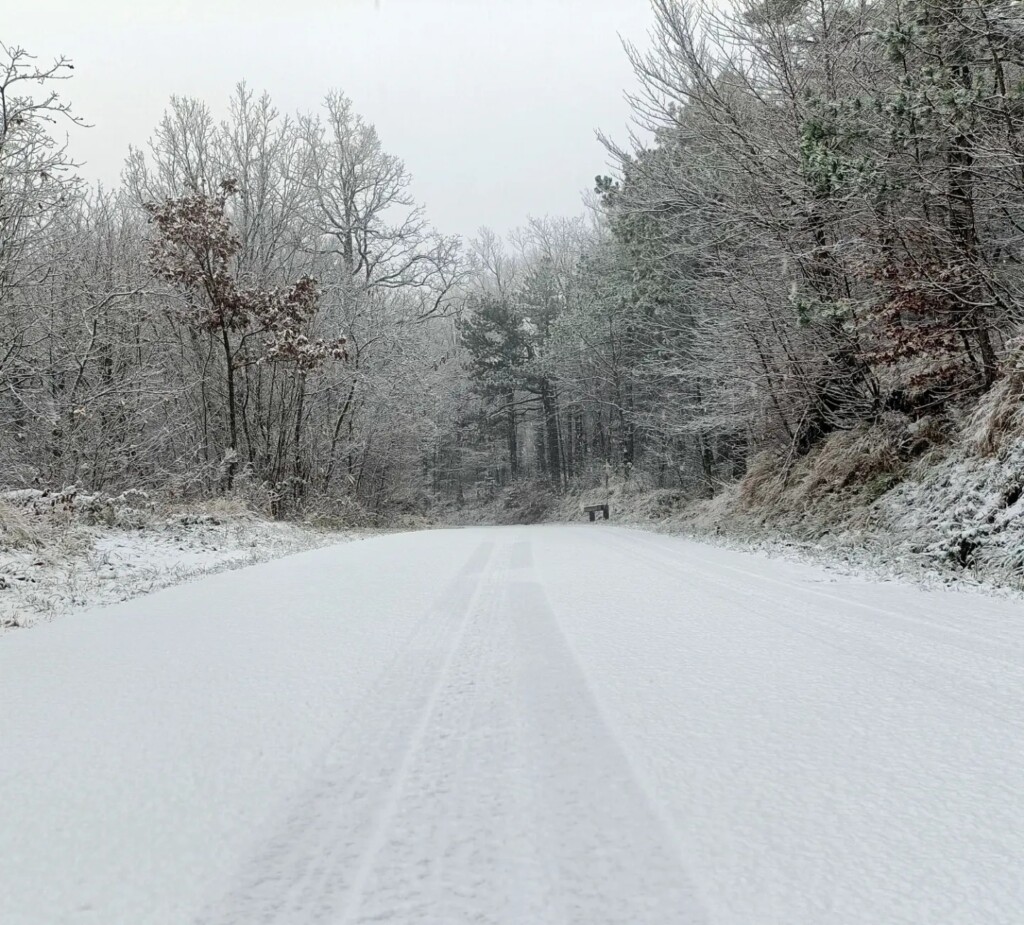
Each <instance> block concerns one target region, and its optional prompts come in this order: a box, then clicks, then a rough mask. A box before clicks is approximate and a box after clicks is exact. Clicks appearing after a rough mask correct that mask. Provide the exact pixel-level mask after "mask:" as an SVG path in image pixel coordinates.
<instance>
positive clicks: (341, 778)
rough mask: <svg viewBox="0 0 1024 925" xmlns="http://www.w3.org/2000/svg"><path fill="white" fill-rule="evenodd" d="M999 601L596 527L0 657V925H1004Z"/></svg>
mask: <svg viewBox="0 0 1024 925" xmlns="http://www.w3.org/2000/svg"><path fill="white" fill-rule="evenodd" d="M1022 618H1024V608H1022V606H1021V605H1020V604H1019V603H1017V602H1014V601H1008V600H997V599H992V598H986V597H981V596H974V595H967V594H962V593H961V594H958V593H953V592H948V591H922V590H918V589H915V588H912V587H909V586H904V585H896V584H881V583H871V582H867V581H859V580H855V579H850V578H841V577H836V576H835V575H832V574H830V573H828V572H825V571H822V570H820V569H817V568H812V567H809V566H803V565H797V564H794V563H788V562H780V561H775V560H770V559H767V558H763V557H759V556H755V555H750V554H744V553H738V552H733V551H728V550H722V549H718V548H713V547H708V546H703V545H700V544H697V543H694V542H690V541H686V540H681V539H675V538H668V537H661V536H655V535H651V534H645V533H641V532H639V531H631V530H624V529H618V528H615V527H609V526H607V525H603V524H600V525H595V526H593V527H591V526H589V525H584V526H580V527H563V526H545V527H510V528H473V529H465V530H438V531H429V532H422V533H413V534H400V535H391V536H382V537H378V538H374V539H369V540H366V541H365V542H362V543H358V544H351V545H345V546H339V547H332V548H326V549H320V550H316V551H313V552H308V553H303V554H301V555H297V556H293V557H290V558H287V559H282V560H278V561H275V562H271V563H267V564H264V565H260V566H256V567H253V568H249V569H244V570H241V571H236V572H230V573H225V574H221V575H216V576H213V577H211V578H208V579H205V580H203V581H201V582H198V583H195V584H191V585H187V586H181V587H177V588H172V589H169V590H166V591H162V592H159V593H156V594H153V595H151V596H149V597H147V598H143V599H139V600H135V601H131V602H128V603H125V604H120V605H116V606H113V607H110V608H107V609H104V610H96V611H92V612H89V613H86V614H83V615H80V616H77V617H76V618H74V619H69V620H65V621H62V622H58V623H53V624H48V625H42V626H38V627H34V628H32V629H30V630H25V631H22V632H19V633H14V634H11V635H8V636H6V637H4V638H3V639H0V703H2V704H3V707H2V709H0V857H2V858H3V859H4V873H3V875H2V877H0V879H2V881H3V886H2V888H0V922H4V923H11V925H45V923H97V925H100V923H102V925H114V923H122V922H123V923H126V925H127V923H131V925H140V923H169V925H170V923H193V922H194V923H206V925H254V923H288V925H303V923H318V922H324V923H332V925H337V923H368V922H394V923H421V922H422V923H438V925H440V923H445V925H459V923H477V922H491V923H522V925H527V923H529V925H546V923H563V922H573V923H580V925H601V923H607V925H612V923H615V925H627V923H628V925H646V923H650V925H655V923H657V925H674V923H680V925H682V923H707V925H752V923H756V925H774V923H778V925H800V923H807V925H812V923H814V925H820V923H830V925H831V923H863V925H877V923H880V922H885V923H922V925H923V923H935V922H942V923H947V925H950V923H979V922H985V923H986V925H998V923H1007V925H1009V923H1018V922H1020V921H1021V916H1022V914H1024V878H1021V876H1020V871H1021V859H1022V858H1024V823H1022V821H1021V820H1022V819H1024V718H1022V717H1024V709H1022V708H1024V620H1022Z"/></svg>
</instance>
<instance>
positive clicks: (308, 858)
mask: <svg viewBox="0 0 1024 925" xmlns="http://www.w3.org/2000/svg"><path fill="white" fill-rule="evenodd" d="M494 546H495V544H494V542H492V541H486V542H482V543H481V544H480V545H479V546H478V547H477V548H476V550H475V551H474V552H473V554H472V555H471V556H470V558H469V559H468V561H467V562H466V564H465V565H464V566H463V567H462V569H461V570H460V572H459V574H458V575H457V576H456V578H455V579H454V581H453V582H452V583H451V584H450V585H449V586H448V587H447V588H446V589H445V591H444V592H442V594H441V595H440V596H439V597H438V599H437V600H436V602H435V604H434V605H433V606H432V607H430V608H428V609H427V611H426V612H425V613H424V615H423V617H422V618H421V619H420V621H419V623H418V625H417V628H416V631H415V632H414V633H413V635H412V636H411V637H410V638H409V639H408V640H407V641H406V642H405V644H404V645H403V646H402V648H401V649H400V651H399V652H398V653H397V654H396V656H395V658H394V659H393V660H392V662H391V663H390V665H389V666H388V667H387V668H386V669H385V670H384V671H383V672H382V673H381V675H380V676H379V678H378V680H377V682H376V683H375V684H374V685H373V686H372V688H371V689H370V691H368V692H367V694H366V696H364V697H363V698H362V700H361V702H360V704H359V706H358V708H357V709H356V710H354V711H353V712H354V713H356V714H357V715H355V716H353V718H352V720H351V722H349V723H348V724H347V725H346V726H345V728H344V730H343V731H342V732H341V733H340V735H339V737H338V738H337V739H336V740H335V741H334V742H333V743H332V744H331V746H330V747H329V748H328V749H327V751H326V753H325V754H324V756H323V758H322V760H321V763H320V766H319V767H318V768H317V770H316V772H315V774H314V776H313V779H312V782H311V784H310V786H309V787H308V788H307V789H306V790H305V791H303V792H302V793H300V794H298V795H296V797H295V798H294V799H293V800H292V801H291V803H290V808H289V810H288V812H287V814H286V816H285V818H284V820H283V822H281V823H280V825H279V827H278V829H277V830H276V831H274V832H272V833H271V834H270V836H269V838H268V843H267V844H266V846H265V847H264V848H263V850H262V851H260V853H259V854H258V855H257V856H256V857H255V858H254V859H253V861H252V862H251V863H250V865H249V866H248V868H247V869H246V870H245V871H243V872H242V874H241V876H240V878H239V879H240V885H239V887H238V888H237V889H236V890H234V891H233V892H232V893H231V894H230V895H228V896H227V897H225V899H224V900H222V901H220V902H218V903H216V904H214V905H213V906H212V908H211V909H210V910H209V911H208V912H207V913H205V914H204V915H202V916H200V917H199V919H198V920H197V921H198V922H199V923H202V925H236V923H237V925H256V923H266V925H285V923H287V925H291V923H297V922H302V923H315V922H331V923H332V925H333V923H336V922H337V921H338V915H339V912H340V910H341V908H342V903H343V902H344V901H346V900H347V896H348V893H349V891H350V890H351V888H352V887H353V886H354V885H355V884H354V882H353V875H352V871H353V870H358V869H359V865H360V863H361V860H362V858H363V857H364V856H365V855H366V852H367V851H368V850H370V847H369V846H370V845H372V844H373V839H374V838H375V837H376V833H377V830H378V828H379V822H378V814H379V812H380V809H381V806H382V804H383V805H385V806H386V799H387V796H386V795H387V794H388V793H389V792H390V791H391V790H392V789H393V788H394V787H395V786H397V783H398V781H399V779H400V775H401V773H402V768H403V766H404V764H405V762H406V761H407V753H408V751H409V749H410V748H411V747H412V745H411V743H412V741H413V736H414V735H415V733H416V730H417V729H418V728H419V727H420V725H421V724H422V722H423V715H424V713H426V712H429V710H430V708H431V704H432V698H433V697H434V696H435V694H436V690H437V688H438V685H439V683H440V680H439V676H440V677H443V672H444V671H445V668H446V666H447V664H448V662H449V661H450V658H451V654H452V651H453V648H454V646H455V644H457V641H458V638H459V636H458V633H459V629H460V627H462V626H464V624H465V621H466V619H467V616H468V614H469V613H470V612H471V611H472V608H473V606H474V602H475V601H476V598H477V595H478V591H479V589H480V587H481V585H482V583H483V581H484V579H485V576H486V572H487V568H488V565H489V562H490V559H491V557H492V555H493V552H494Z"/></svg>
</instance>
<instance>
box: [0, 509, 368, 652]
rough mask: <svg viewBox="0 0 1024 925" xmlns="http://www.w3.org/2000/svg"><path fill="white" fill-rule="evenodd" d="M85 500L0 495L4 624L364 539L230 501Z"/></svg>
mask: <svg viewBox="0 0 1024 925" xmlns="http://www.w3.org/2000/svg"><path fill="white" fill-rule="evenodd" d="M54 498H58V499H64V500H57V501H54V500H53V499H54ZM80 499H81V496H77V497H75V498H74V499H73V500H72V501H70V502H69V501H67V493H58V494H56V495H48V494H47V495H44V494H43V493H42V492H17V493H14V492H11V493H8V494H7V495H5V496H4V497H3V499H2V501H0V632H3V631H4V630H9V629H12V628H15V627H25V626H30V625H32V624H35V623H38V622H40V621H43V620H48V619H52V618H54V617H57V616H61V615H63V614H67V613H70V612H72V611H74V610H77V609H80V608H83V607H92V606H96V605H100V604H112V603H116V602H118V601H125V600H129V599H131V598H134V597H138V596H140V595H143V594H148V593H150V592H151V591H155V590H157V589H159V588H165V587H168V586H170V585H175V584H180V583H182V582H185V581H190V580H193V579H196V578H199V577H201V576H203V575H209V574H213V573H215V572H221V571H224V570H226V569H233V568H240V567H242V566H246V565H252V564H254V563H257V562H264V561H267V560H269V559H275V558H278V557H280V556H285V555H289V554H290V553H294V552H300V551H302V550H306V549H314V548H317V547H319V546H324V545H327V544H329V543H336V542H339V541H342V540H348V539H354V538H356V534H354V533H351V532H347V533H338V532H327V531H321V530H313V529H310V528H308V527H305V526H302V525H299V524H292V523H279V522H270V521H266V520H264V519H261V518H259V517H257V516H256V515H254V514H253V513H251V512H249V511H246V510H245V509H244V508H242V507H241V506H238V505H233V504H226V503H223V502H222V503H213V504H205V505H191V506H181V507H178V508H170V509H168V508H163V509H160V510H158V509H157V507H156V505H152V504H149V503H143V502H142V501H141V499H136V503H135V504H134V505H132V506H128V505H125V504H119V503H113V502H112V501H111V499H105V501H104V503H103V504H102V505H100V504H99V503H98V502H97V501H96V499H95V498H92V497H89V496H86V498H85V500H84V501H82V500H80ZM116 500H117V499H114V502H116ZM97 512H99V513H97ZM125 524H127V525H125Z"/></svg>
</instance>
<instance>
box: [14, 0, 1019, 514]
mask: <svg viewBox="0 0 1024 925" xmlns="http://www.w3.org/2000/svg"><path fill="white" fill-rule="evenodd" d="M652 7H653V15H654V27H653V30H652V33H651V36H650V42H649V44H647V45H646V46H644V47H639V46H633V45H626V47H625V48H624V49H623V54H625V55H628V56H629V59H630V61H631V64H632V67H633V69H634V71H635V74H636V77H637V86H638V88H639V89H638V90H637V91H636V92H635V93H634V94H633V96H632V97H631V104H632V108H633V112H634V117H635V123H636V131H635V133H634V136H633V138H632V139H631V140H630V141H629V142H627V143H623V142H622V141H621V140H615V139H612V138H611V137H607V138H603V139H602V140H603V142H604V147H605V151H606V157H605V159H604V160H603V161H602V160H601V159H600V158H599V159H597V160H596V161H595V164H594V174H595V180H594V183H593V189H592V191H591V192H590V194H589V195H588V196H587V197H586V210H585V213H584V215H583V217H579V216H576V217H557V216H556V217H550V216H549V217H527V216H524V220H523V225H522V227H521V228H520V229H518V230H517V231H515V232H514V233H512V234H510V235H508V236H507V237H504V236H499V235H497V234H495V233H494V232H491V231H489V230H487V229H482V230H481V231H480V233H479V234H478V235H477V236H476V237H475V238H474V239H472V240H468V241H464V240H460V239H459V238H458V237H456V236H452V235H447V234H445V233H444V232H443V230H439V229H436V228H435V227H434V226H433V225H432V224H431V221H430V218H429V216H428V215H427V214H426V213H425V211H424V209H423V208H422V207H421V206H420V205H419V203H418V201H417V198H416V193H415V184H414V182H413V178H412V177H411V176H410V174H409V172H408V170H407V169H406V167H405V165H404V163H403V161H402V159H401V157H400V156H399V154H400V153H392V152H391V151H389V150H388V149H387V147H386V144H385V141H384V140H382V139H381V138H380V137H379V136H378V134H377V132H376V130H375V129H374V127H373V125H372V124H371V122H370V121H369V120H368V119H367V118H366V117H364V116H363V115H361V114H359V113H357V112H356V111H355V109H354V107H353V104H352V102H351V100H350V99H349V97H348V96H347V95H346V94H345V93H344V92H342V91H341V90H338V91H332V92H330V93H329V94H328V95H327V96H326V97H325V98H324V99H323V100H322V101H321V102H320V103H319V105H318V106H317V107H316V108H315V109H313V110H311V111H310V112H309V113H295V114H289V113H284V112H281V111H279V110H278V109H277V108H276V107H275V105H274V103H273V101H272V100H271V99H270V98H269V97H268V96H267V95H265V94H262V95H261V94H260V93H259V92H257V91H255V90H254V89H252V88H250V87H249V86H247V85H244V84H240V85H239V86H238V87H237V89H236V91H235V93H234V95H233V96H232V97H231V99H230V100H229V101H228V105H227V107H226V109H225V111H226V116H225V117H224V118H222V119H220V118H215V117H214V115H213V114H212V110H211V103H212V104H216V106H217V107H218V108H220V106H221V103H222V102H223V101H219V100H218V101H206V100H200V99H191V98H183V97H175V98H172V99H171V100H170V102H169V105H168V108H167V110H166V112H165V113H164V114H163V115H162V117H160V118H159V120H158V121H156V125H155V128H154V130H153V133H152V135H151V137H150V138H149V139H148V140H147V139H139V146H138V147H136V148H133V149H132V151H131V153H130V155H129V157H128V159H127V161H126V163H125V164H124V169H123V172H122V179H121V183H120V185H119V186H118V187H117V188H115V189H105V188H101V187H97V186H93V185H90V184H88V183H86V182H85V181H84V180H82V179H81V178H80V176H79V170H78V166H77V164H76V161H75V158H74V152H73V150H70V149H69V148H68V146H67V145H65V144H64V143H63V142H62V141H61V139H62V137H63V135H64V129H63V125H64V124H65V123H67V122H68V121H69V120H70V121H76V120H79V116H78V114H77V110H76V108H75V107H74V105H73V104H72V102H69V101H70V100H73V98H74V93H73V90H74V81H73V74H74V71H73V62H72V61H70V60H67V59H60V60H57V61H54V62H52V63H42V62H41V61H40V60H39V59H37V58H34V57H32V55H31V54H30V51H31V50H25V49H22V48H20V47H19V46H17V45H14V44H4V45H0V51H2V54H3V60H2V61H0V485H2V486H3V487H5V488H7V489H22V488H43V489H61V488H66V487H67V486H76V487H77V488H78V489H79V490H82V491H88V492H92V493H107V494H114V493H118V492H124V491H127V490H134V489H141V490H146V491H157V492H163V493H166V494H168V495H170V496H173V497H180V498H208V497H215V496H220V495H225V494H231V495H237V496H239V497H244V498H246V499H248V500H249V501H250V502H251V503H252V504H253V505H256V506H258V507H259V508H260V509H265V510H267V511H268V512H270V513H272V514H273V515H274V516H277V517H290V516H296V515H302V514H304V513H307V512H310V511H329V512H332V513H334V514H337V515H339V516H353V517H354V516H356V515H357V514H358V516H365V517H373V518H377V519H380V520H385V519H386V518H387V517H389V516H391V515H392V514H395V513H403V512H405V513H409V512H413V513H420V514H424V515H427V516H429V515H430V513H431V512H432V511H436V510H442V509H450V508H458V507H459V506H473V505H475V504H480V503H483V502H485V501H487V500H488V499H491V498H494V497H495V496H496V495H499V494H500V493H502V492H507V491H511V490H515V489H516V486H525V487H529V488H530V490H534V491H542V492H545V493H548V494H550V495H552V496H559V495H563V494H565V493H572V492H574V491H579V490H582V489H585V488H593V487H599V486H601V485H607V484H608V481H609V480H610V479H615V480H617V481H619V482H623V481H626V482H631V483H633V484H635V485H637V486H639V487H640V488H642V489H648V490H652V491H654V490H658V489H665V490H667V489H671V490H672V491H674V492H677V493H678V494H679V495H680V496H681V497H693V498H707V497H711V496H713V495H715V494H716V493H718V492H720V491H721V490H722V489H723V487H725V486H728V485H730V484H734V483H736V482H737V481H739V480H744V479H746V480H751V479H755V478H757V477H758V475H759V473H760V474H763V473H770V474H771V475H772V477H773V478H774V477H779V476H780V474H781V475H782V476H784V475H785V473H786V472H787V471H789V470H790V469H792V467H794V466H797V465H799V462H800V460H802V459H805V458H807V457H808V456H809V454H813V453H815V452H820V449H821V447H822V446H825V445H827V444H828V443H829V441H840V442H841V443H842V442H843V441H845V443H842V445H844V446H849V445H850V440H851V439H852V438H851V435H853V437H856V439H857V440H858V441H859V444H858V445H859V446H860V447H861V448H862V450H864V449H865V448H867V449H868V450H870V451H871V452H873V453H875V454H876V455H879V454H883V453H884V454H889V455H890V456H892V457H894V458H895V459H896V460H897V461H900V460H902V461H905V460H909V459H911V458H914V457H916V456H919V455H920V454H922V453H924V452H926V451H927V450H928V448H929V447H931V446H932V445H934V444H936V443H939V442H941V441H942V440H944V439H948V434H949V432H950V429H951V428H952V427H953V426H954V424H955V423H956V422H958V421H962V420H963V419H964V416H965V415H967V416H969V415H970V414H971V413H973V412H974V411H975V410H976V409H977V408H979V407H984V408H985V409H987V417H986V419H985V420H986V426H985V428H983V429H982V430H983V432H981V433H980V435H979V437H978V439H979V440H981V441H982V442H985V441H987V442H988V443H989V444H994V443H995V442H998V440H999V434H1000V432H1001V430H1003V429H1006V428H1008V427H1009V426H1010V424H1011V422H1013V421H1015V420H1016V415H1017V414H1018V413H1019V412H1018V406H1019V403H1020V397H1021V395H1022V394H1024V364H1022V350H1024V342H1022V341H1021V337H1020V335H1021V325H1022V322H1024V286H1022V283H1024V264H1022V259H1024V119H1022V116H1024V11H1022V8H1021V5H1020V4H1019V3H1017V2H1014V0H863V2H849V0H813V2H802V0H761V2H742V3H739V4H735V5H719V4H710V3H706V4H705V3H702V2H699V0H697V2H685V3H684V2H677V0H652ZM6 38H10V37H5V39H6ZM349 89H350V91H351V92H352V93H353V94H357V91H358V88H349ZM310 102H311V104H314V103H315V100H311V101H310ZM90 130H91V131H97V132H102V131H103V126H102V125H98V126H95V127H93V128H91V129H90ZM465 130H471V128H466V129H465ZM609 165H610V166H609ZM496 182H499V181H496Z"/></svg>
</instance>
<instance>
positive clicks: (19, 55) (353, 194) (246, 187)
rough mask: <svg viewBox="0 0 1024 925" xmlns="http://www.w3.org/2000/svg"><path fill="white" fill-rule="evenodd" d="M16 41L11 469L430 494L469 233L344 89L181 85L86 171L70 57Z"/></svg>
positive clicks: (2, 254)
mask: <svg viewBox="0 0 1024 925" xmlns="http://www.w3.org/2000/svg"><path fill="white" fill-rule="evenodd" d="M3 51H4V53H5V55H6V60H5V61H3V62H2V63H0V98H2V102H3V106H2V116H0V320H2V324H0V484H2V485H4V486H7V487H25V486H36V487H41V488H62V487H66V486H70V485H75V486H77V487H78V488H79V489H80V490H83V491H92V492H117V491H120V490H124V489H127V488H144V489H145V488H152V489H157V490H159V491H162V492H171V493H172V494H178V495H181V496H186V497H187V496H204V495H212V494H217V493H221V492H226V491H236V492H245V493H247V494H249V495H251V496H252V497H253V500H255V501H257V502H258V503H260V504H262V505H265V506H268V507H270V508H271V509H272V510H274V511H275V512H277V513H286V512H288V511H292V510H296V509H303V508H305V507H306V506H308V504H310V503H317V504H322V503H324V502H326V501H330V502H331V503H332V504H334V506H336V507H337V506H339V505H340V506H344V505H345V504H348V503H350V502H352V501H355V502H357V503H358V504H359V505H360V506H361V507H363V508H368V509H371V510H375V509H381V508H383V507H386V506H387V505H388V504H392V503H396V504H407V505H416V504H418V503H420V501H421V499H419V498H418V495H417V493H418V491H419V486H420V484H421V483H422V456H423V452H422V447H423V445H424V444H426V443H427V442H429V441H430V439H432V437H433V432H434V425H435V422H436V421H437V420H438V418H439V417H440V415H441V411H440V410H439V409H438V407H437V406H438V403H439V402H440V401H441V400H442V399H443V396H444V394H445V393H446V390H445V388H438V389H434V388H432V377H433V376H434V375H435V370H436V369H438V368H440V366H441V364H440V361H441V360H442V359H444V358H445V357H446V356H448V355H450V354H451V353H452V352H453V350H454V347H455V344H454V335H453V332H452V330H451V326H450V324H448V325H447V327H445V326H442V325H436V324H431V320H432V319H434V318H439V317H444V316H446V315H448V314H449V312H450V308H451V305H450V303H451V300H452V297H453V293H454V285H455V283H456V282H457V280H458V275H459V273H460V272H461V264H460V262H459V258H458V242H457V240H455V239H454V238H451V237H446V236H443V235H441V234H439V233H437V232H436V231H434V230H433V228H432V227H431V226H430V225H429V223H428V221H427V219H426V218H425V216H424V214H423V211H422V209H421V208H420V207H419V206H418V205H417V204H416V202H415V200H414V198H413V196H412V194H411V192H410V177H409V175H408V173H407V171H406V169H405V167H404V165H403V163H402V162H401V161H400V160H399V159H398V158H396V157H394V156H392V155H391V154H389V153H387V152H386V151H385V149H384V148H383V146H382V144H381V142H380V140H379V138H378V136H377V133H376V132H375V130H374V129H373V127H372V126H371V125H369V124H367V123H366V122H364V121H363V120H362V119H361V118H360V117H359V116H358V115H357V114H356V113H355V112H354V111H353V108H352V105H351V103H350V101H349V100H348V99H347V98H346V97H345V96H343V95H342V94H340V93H333V94H331V95H329V96H328V97H327V98H326V100H325V101H324V102H323V105H322V107H321V108H320V110H319V112H318V113H316V114H314V115H303V116H297V117H290V116H286V115H283V114H281V113H280V112H278V111H277V109H275V107H274V106H273V104H272V103H271V101H270V100H269V99H268V98H267V97H266V96H262V97H259V96H256V95H254V94H253V93H252V92H251V91H250V90H249V89H247V88H246V87H244V86H240V87H239V88H238V89H237V92H236V93H235V94H234V96H233V97H232V99H231V100H230V104H229V107H228V115H227V117H226V118H225V119H223V120H215V119H214V118H213V116H212V115H211V113H210V110H209V109H208V108H207V107H206V105H205V104H204V103H202V102H201V101H198V100H193V99H172V101H171V103H170V108H169V109H168V111H167V112H166V114H165V115H164V117H163V119H162V120H161V121H160V122H159V124H158V125H157V127H156V130H155V132H154V134H153V136H152V138H151V139H150V141H149V144H148V146H147V147H146V148H139V149H135V150H132V152H131V155H130V157H129V158H128V161H127V163H126V165H125V168H124V172H123V182H122V184H121V186H120V188H119V189H116V190H114V191H108V190H103V189H90V188H88V187H86V186H85V185H84V184H83V183H82V182H81V181H80V180H78V179H77V176H76V174H77V170H76V165H75V164H74V162H73V159H72V155H71V153H70V152H68V151H67V150H66V149H65V148H64V147H63V146H61V145H60V144H59V143H58V142H57V141H56V140H55V139H56V137H58V135H59V133H60V131H61V126H60V123H61V122H62V121H64V120H67V119H72V120H74V118H75V117H74V115H73V113H72V111H71V109H70V108H69V106H68V104H67V103H65V102H64V101H63V100H62V99H61V97H59V96H57V94H56V92H54V91H52V88H53V87H54V86H55V81H58V80H62V79H66V78H68V77H70V76H71V68H70V64H69V63H68V62H67V61H65V60H60V61H58V62H56V63H55V64H53V65H52V66H49V67H40V66H39V65H38V63H37V62H36V60H35V59H33V58H32V57H31V56H29V55H28V54H27V53H26V52H25V51H24V50H22V49H18V48H15V47H4V48H3ZM40 87H41V88H42V90H40V89H39V88H40ZM95 130H97V131H102V128H101V127H100V128H98V129H95Z"/></svg>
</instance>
